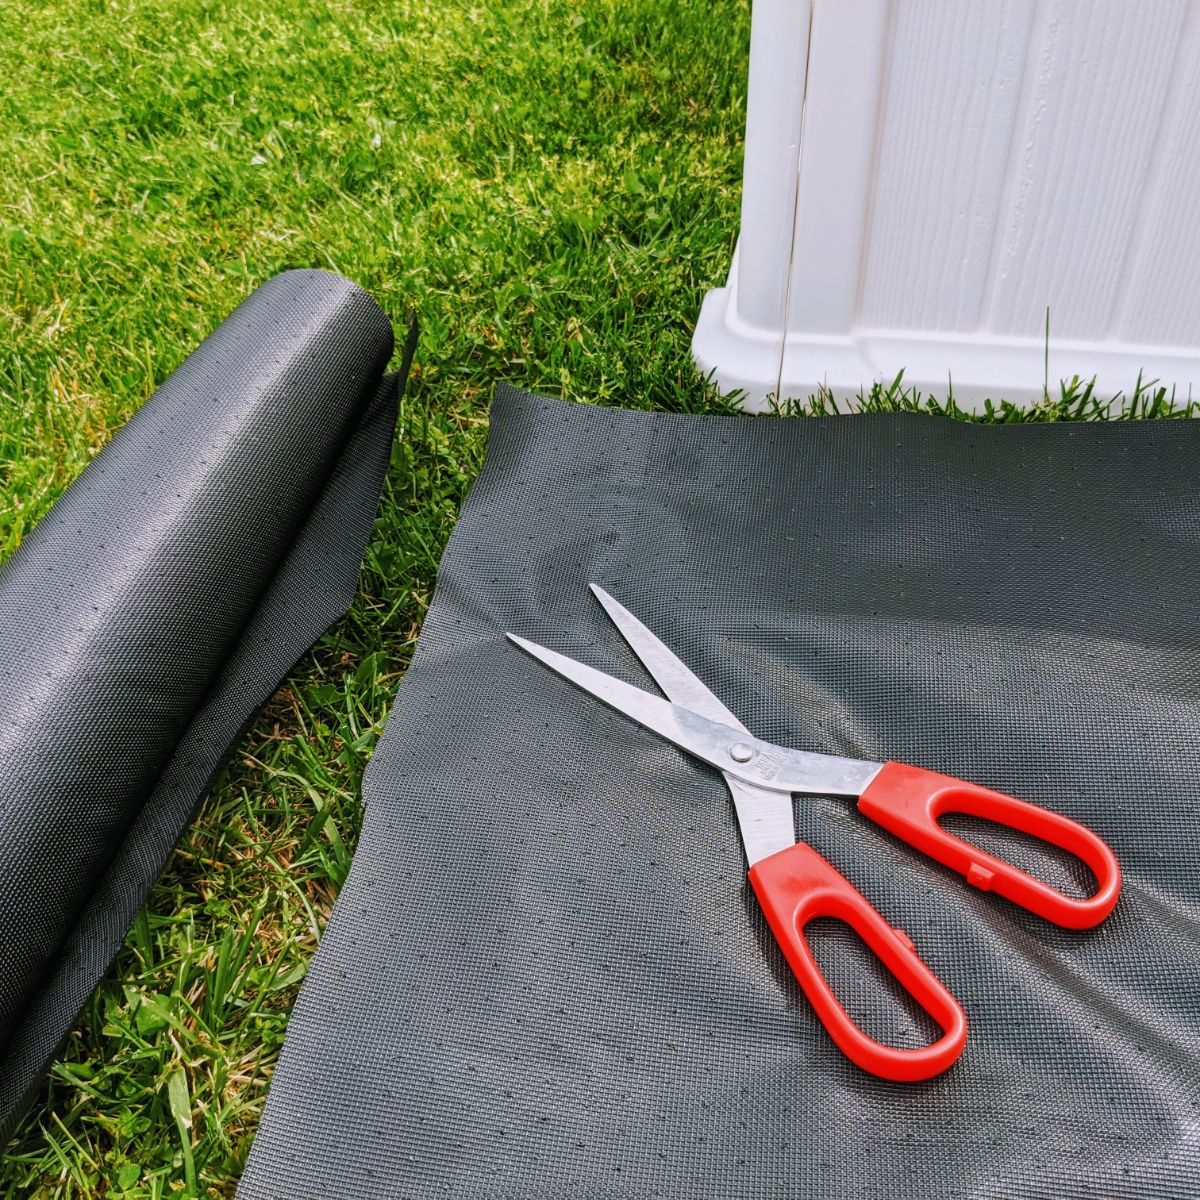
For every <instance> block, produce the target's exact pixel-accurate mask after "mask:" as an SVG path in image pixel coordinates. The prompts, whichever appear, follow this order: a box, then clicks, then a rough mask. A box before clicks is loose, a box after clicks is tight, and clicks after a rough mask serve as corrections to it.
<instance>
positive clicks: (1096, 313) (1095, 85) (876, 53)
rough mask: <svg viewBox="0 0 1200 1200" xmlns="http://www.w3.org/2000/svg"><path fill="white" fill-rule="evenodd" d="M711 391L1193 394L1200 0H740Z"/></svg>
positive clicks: (710, 319)
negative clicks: (737, 167)
mask: <svg viewBox="0 0 1200 1200" xmlns="http://www.w3.org/2000/svg"><path fill="white" fill-rule="evenodd" d="M747 110H748V112H747V136H746V162H745V178H744V188H743V200H742V228H741V233H740V237H739V242H738V249H737V252H736V254H735V257H734V263H733V267H732V269H731V271H730V276H729V281H728V283H727V285H726V286H725V287H724V288H720V289H718V290H716V291H713V292H710V293H709V294H708V296H707V297H706V299H705V303H704V307H703V310H702V312H701V316H700V321H699V324H698V326H697V329H696V334H695V339H694V344H693V348H694V351H695V355H696V359H697V361H698V363H699V364H700V367H701V369H702V370H704V371H705V372H708V371H714V372H715V375H716V379H717V382H718V384H719V385H720V386H721V387H722V389H723V390H725V391H730V390H733V389H735V388H741V389H744V390H745V392H746V393H747V397H748V402H749V403H750V404H751V405H752V406H755V407H760V406H762V404H763V403H764V401H765V400H766V398H767V397H768V396H772V395H774V396H780V397H790V396H796V397H803V396H806V395H808V394H810V393H811V392H813V391H815V390H816V389H817V387H818V386H820V385H825V386H828V387H829V388H831V389H832V390H833V392H834V393H835V395H837V396H838V397H839V398H841V399H849V398H852V397H853V396H854V395H855V394H856V393H857V392H858V391H859V389H860V388H863V387H865V386H867V385H869V384H870V383H871V381H872V380H874V379H888V380H890V379H891V378H893V377H894V376H895V375H896V373H897V372H898V371H900V370H901V369H903V370H904V372H905V379H906V381H907V382H908V383H910V384H913V385H915V386H917V387H919V388H920V389H922V390H923V391H932V392H934V393H936V394H942V395H944V394H945V393H946V391H947V388H948V386H950V385H952V386H953V390H954V394H955V396H956V398H957V399H958V400H959V401H960V402H961V403H963V404H965V405H968V406H969V405H976V404H978V403H979V402H980V401H982V400H983V399H984V398H987V397H990V398H993V399H999V398H1001V397H1004V398H1007V399H1010V400H1014V401H1017V402H1024V401H1029V400H1032V399H1034V398H1036V397H1039V396H1040V395H1041V394H1042V388H1043V383H1044V381H1045V379H1046V338H1045V330H1046V320H1047V310H1049V323H1050V340H1049V370H1048V374H1049V384H1050V388H1051V390H1052V391H1053V390H1054V389H1055V388H1056V385H1057V382H1058V380H1059V379H1060V378H1069V377H1071V376H1073V375H1080V376H1082V377H1084V378H1090V377H1091V376H1093V375H1094V376H1096V377H1097V381H1098V391H1099V392H1100V393H1101V394H1102V395H1106V396H1112V395H1114V394H1116V393H1118V392H1124V393H1125V394H1127V395H1128V393H1129V392H1131V391H1132V389H1133V387H1134V384H1135V382H1136V380H1137V377H1138V373H1139V371H1140V372H1142V373H1143V375H1144V377H1145V378H1146V379H1151V378H1156V379H1158V380H1160V381H1161V382H1162V383H1164V384H1166V385H1168V386H1174V387H1175V389H1176V392H1177V395H1178V396H1179V397H1180V398H1186V397H1187V396H1188V395H1195V396H1200V219H1198V217H1200V0H1003V2H1000V0H958V2H952V0H890V2H889V0H812V2H811V3H804V2H802V0H757V2H756V3H755V7H754V18H753V26H752V35H751V51H750V90H749V98H748V105H747Z"/></svg>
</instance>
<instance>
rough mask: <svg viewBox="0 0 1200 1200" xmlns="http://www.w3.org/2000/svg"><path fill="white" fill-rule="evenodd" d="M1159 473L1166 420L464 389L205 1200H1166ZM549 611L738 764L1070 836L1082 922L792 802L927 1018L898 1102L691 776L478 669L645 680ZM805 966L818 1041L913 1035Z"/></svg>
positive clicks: (1172, 894) (1180, 605) (1169, 1173)
mask: <svg viewBox="0 0 1200 1200" xmlns="http://www.w3.org/2000/svg"><path fill="white" fill-rule="evenodd" d="M1198 462H1200V424H1197V423H1195V422H1166V421H1162V422H1147V423H1120V424H1118V423H1113V424H1096V425H1072V424H1064V425H1057V426H1045V425H1030V426H996V427H981V426H977V425H966V424H961V423H956V422H952V421H949V420H943V419H939V418H933V417H926V416H916V415H894V416H893V415H872V416H857V417H835V418H829V419H819V420H792V421H782V420H769V419H766V420H764V419H751V418H723V417H694V416H678V415H662V414H656V415H652V414H646V413H639V412H623V411H616V410H611V409H602V408H592V407H584V406H572V405H567V404H563V403H561V402H558V401H553V400H547V399H543V398H540V397H537V396H533V395H529V394H526V393H522V392H518V391H515V390H513V389H510V388H504V387H502V388H501V389H500V390H499V392H498V395H497V398H496V403H495V407H494V410H493V414H492V424H491V434H490V445H489V451H488V458H487V462H486V465H485V467H484V469H483V473H482V476H481V478H480V479H479V481H478V482H477V484H476V486H475V488H474V490H473V491H472V493H471V495H470V498H469V499H468V501H467V503H466V505H465V507H464V509H463V512H462V515H461V518H460V520H459V523H458V525H457V528H456V530H455V533H454V536H453V538H452V539H451V543H450V546H449V548H448V549H447V551H446V554H445V557H444V559H443V562H442V567H441V573H440V576H439V580H438V586H437V593H436V596H435V598H434V602H433V606H432V608H431V610H430V613H429V615H428V618H427V620H426V622H425V627H424V629H423V631H422V633H421V639H420V644H419V646H418V649H417V652H416V656H415V659H414V661H413V664H412V666H411V668H410V670H409V671H408V673H407V675H406V677H405V679H404V682H403V685H402V687H401V690H400V693H399V696H398V698H397V702H396V705H395V708H394V710H393V712H392V714H391V717H390V719H389V721H388V725H387V729H386V732H385V736H384V738H383V739H382V741H381V744H380V746H379V748H378V749H377V751H376V754H375V757H374V760H373V762H372V763H371V766H370V769H369V772H368V775H367V780H366V783H365V787H364V798H365V802H366V813H365V825H364V828H363V832H362V836H361V840H360V844H359V848H358V851H357V855H356V857H355V860H354V864H353V868H352V870H351V873H350V876H349V879H348V881H347V883H346V886H345V888H344V890H343V892H342V895H341V897H340V899H339V901H338V904H337V907H336V910H335V912H334V915H333V918H332V920H331V923H330V925H329V928H328V929H327V931H326V933H325V936H324V939H323V941H322V943H321V946H320V949H319V951H318V953H317V956H316V960H315V962H314V965H313V968H312V970H311V972H310V974H309V977H308V979H307V981H306V983H305V986H304V989H303V991H302V994H301V996H300V999H299V1002H298V1004H297V1007H296V1010H295V1013H294V1016H293V1018H292V1022H291V1026H290V1029H289V1033H288V1040H287V1044H286V1047H285V1050H284V1054H283V1059H282V1062H281V1064H280V1067H279V1070H278V1072H277V1074H276V1077H275V1080H274V1083H273V1085H272V1088H271V1092H270V1096H269V1099H268V1103H267V1109H266V1114H265V1117H264V1121H263V1124H262V1127H261V1129H260V1132H259V1134H258V1138H257V1141H256V1143H255V1145H254V1148H253V1150H252V1152H251V1156H250V1162H249V1165H248V1167H247V1170H246V1173H245V1176H244V1178H243V1181H242V1185H241V1190H240V1192H239V1195H240V1196H241V1197H242V1200H268V1198H270V1200H280V1198H282V1200H310V1198H311V1200H324V1198H327V1197H330V1196H354V1197H356V1198H359V1200H371V1198H383V1197H387V1198H389V1200H396V1198H401V1197H405V1198H407V1197H446V1196H451V1197H511V1198H513V1200H517V1198H520V1200H535V1198H546V1200H550V1198H561V1197H566V1196H570V1197H596V1198H600V1197H606V1198H607V1197H637V1198H642V1197H678V1198H680V1200H685V1198H687V1200H694V1198H695V1197H706V1198H724V1197H728V1198H731V1200H732V1198H756V1197H757V1198H762V1200H768V1198H772V1200H779V1198H781V1197H830V1196H837V1197H880V1196H921V1197H972V1198H974V1197H981V1196H982V1197H1035V1196H1036V1197H1043V1196H1045V1197H1049V1196H1053V1197H1058V1198H1062V1197H1080V1198H1082V1197H1089V1198H1090V1197H1096V1196H1100V1195H1104V1196H1113V1197H1115V1196H1120V1197H1159V1198H1163V1197H1182V1196H1191V1195H1196V1194H1200V1137H1198V1131H1200V1121H1198V1118H1197V1111H1198V1110H1197V1101H1198V1098H1200V953H1198V952H1197V950H1198V947H1197V931H1198V924H1197V923H1198V921H1200V876H1198V873H1197V871H1196V868H1195V855H1196V852H1197V847H1198V845H1200V836H1198V835H1200V815H1198V804H1197V801H1198V798H1200V766H1198V764H1200V604H1198V603H1197V599H1198V597H1200V496H1198V492H1197V488H1196V483H1195V480H1196V464H1197V463H1198ZM589 581H596V582H599V583H601V584H603V585H604V586H605V587H606V588H608V589H609V590H610V591H611V592H612V593H613V594H614V595H615V596H616V597H617V598H618V599H620V600H622V601H623V602H624V603H626V604H627V605H629V606H630V607H631V608H632V609H633V611H634V612H636V613H637V614H638V615H639V616H640V617H641V618H642V619H643V620H645V621H646V622H647V623H648V624H649V625H650V626H651V628H653V629H654V630H655V631H656V632H658V633H659V634H660V636H662V637H663V638H664V639H665V640H666V641H667V642H668V643H669V644H671V645H672V646H673V647H674V648H675V649H676V651H677V652H678V653H679V654H680V655H681V656H682V657H683V658H684V659H685V660H686V661H687V662H688V663H689V664H690V665H691V666H693V667H694V668H695V669H696V670H697V672H698V673H699V675H700V676H701V677H702V678H703V679H704V680H705V681H706V682H707V683H708V684H709V686H711V687H712V688H713V689H714V690H715V691H716V692H717V693H718V694H719V695H720V696H721V697H722V699H724V700H725V701H726V702H728V703H729V704H730V706H731V708H732V709H733V711H734V712H736V713H737V715H738V716H739V717H740V718H741V719H743V720H744V721H745V722H746V723H747V724H748V725H749V727H750V728H751V730H752V731H753V732H755V733H756V734H758V735H760V736H763V737H766V738H769V739H771V740H773V741H776V742H780V743H783V744H786V745H792V746H798V747H804V748H811V749H816V750H823V751H828V752H835V753H839V754H846V755H852V756H856V757H863V758H868V759H873V760H878V759H882V758H886V757H892V758H897V759H901V760H905V761H910V762H913V763H916V764H919V765H923V766H928V767H931V768H934V769H936V770H939V771H945V772H949V773H953V774H957V775H961V776H963V777H965V778H968V779H972V780H977V781H979V782H981V783H984V784H987V785H989V786H992V787H997V788H1000V789H1003V790H1006V791H1010V792H1012V793H1014V794H1016V795H1019V796H1022V797H1024V798H1026V799H1028V800H1031V801H1033V802H1035V803H1038V804H1043V805H1046V806H1049V807H1052V808H1054V809H1056V810H1059V811H1061V812H1064V813H1066V814H1067V815H1068V816H1070V817H1073V818H1075V819H1077V820H1080V821H1082V822H1084V823H1086V824H1088V825H1090V826H1092V827H1093V828H1094V829H1096V830H1097V831H1098V832H1099V833H1100V834H1101V835H1102V836H1103V837H1104V838H1105V839H1106V840H1108V841H1109V843H1110V844H1111V845H1112V846H1113V847H1114V849H1115V851H1116V853H1117V855H1118V857H1119V858H1120V860H1121V862H1122V864H1123V866H1124V869H1125V873H1126V882H1125V890H1124V894H1123V896H1122V899H1121V901H1120V903H1119V905H1118V907H1117V909H1116V910H1115V912H1114V914H1113V915H1112V916H1111V917H1110V918H1109V920H1108V921H1106V922H1105V923H1104V924H1103V925H1101V926H1100V927H1098V928H1096V929H1094V930H1090V931H1086V932H1072V931H1068V930H1063V929H1058V928H1056V927H1054V926H1051V925H1048V924H1046V923H1045V922H1043V921H1041V920H1039V919H1038V918H1036V917H1033V916H1031V915H1029V914H1027V913H1025V912H1023V911H1022V910H1019V909H1017V908H1015V907H1013V906H1012V905H1009V904H1007V903H1005V902H1004V901H1003V900H1000V899H998V898H996V897H994V896H988V895H985V894H983V893H980V892H978V891H975V890H974V889H971V888H969V887H968V886H967V885H966V883H965V882H964V881H963V880H962V879H961V878H960V877H959V876H957V875H955V874H952V873H951V872H949V871H946V870H945V869H943V868H941V867H939V866H937V865H936V864H933V863H931V862H929V861H927V860H925V859H923V858H922V857H920V856H919V855H918V854H916V853H915V852H914V851H912V850H910V849H909V848H908V847H907V846H904V845H903V844H901V843H899V842H897V841H895V840H894V839H892V838H890V837H889V836H888V835H887V834H885V833H883V832H882V831H880V830H879V829H878V828H877V827H875V826H873V825H872V824H870V823H869V822H867V821H865V820H864V819H862V818H861V817H859V816H858V815H857V814H856V813H855V812H854V809H853V805H852V804H851V803H848V802H846V801H842V800H835V799H821V798H816V799H802V798H797V800H796V817H797V828H798V832H799V834H800V836H801V837H803V838H804V839H805V840H806V841H809V842H811V844H812V845H814V846H815V847H816V848H817V849H818V850H820V851H821V852H822V853H823V854H825V855H826V856H827V857H828V858H829V859H830V860H831V861H832V862H833V863H834V864H835V865H836V866H838V867H839V868H840V869H841V870H843V871H844V872H845V873H846V874H847V875H848V877H849V878H850V879H851V880H852V881H853V882H854V883H856V884H857V885H858V886H859V887H860V888H861V889H862V891H863V892H864V893H865V894H866V896H867V897H868V898H869V899H870V900H871V901H872V902H873V903H875V904H876V905H877V906H878V907H879V908H880V909H881V910H882V911H883V912H884V913H885V914H886V915H887V916H888V917H889V918H890V919H891V920H892V921H893V922H894V923H895V924H896V925H898V926H900V927H901V928H903V929H905V930H907V931H908V933H909V934H910V935H911V936H912V937H913V939H914V940H915V942H916V944H917V946H918V948H919V949H920V951H921V952H922V954H923V956H924V957H925V958H926V960H927V961H928V962H929V963H930V964H931V966H932V967H933V968H934V970H935V971H937V973H938V974H939V975H940V976H941V978H942V979H943V980H945V981H946V983H947V984H948V985H949V986H950V988H951V989H952V990H953V991H954V992H955V994H956V995H957V996H958V997H959V998H960V999H961V1001H962V1003H963V1004H964V1006H965V1008H966V1010H967V1013H968V1015H969V1018H970V1021H971V1036H970V1041H969V1043H968V1047H967V1050H966V1053H965V1055H964V1057H963V1058H962V1059H961V1061H960V1062H959V1063H958V1064H957V1065H956V1066H955V1067H954V1068H953V1069H952V1070H951V1071H950V1072H949V1073H948V1074H946V1075H944V1076H942V1077H941V1078H938V1079H935V1080H932V1081H930V1082H928V1083H923V1084H917V1085H911V1084H908V1085H906V1084H891V1083H886V1082H883V1081H881V1080H878V1079H875V1078H872V1077H869V1076H867V1075H864V1074H863V1073H861V1072H860V1071H859V1070H857V1069H856V1068H855V1067H853V1066H852V1065H851V1064H850V1063H849V1062H847V1060H846V1059H844V1058H843V1057H842V1056H841V1055H840V1054H839V1053H838V1052H837V1050H836V1049H835V1048H834V1047H833V1045H832V1043H831V1042H830V1040H829V1039H828V1037H827V1036H826V1035H825V1033H824V1032H823V1030H822V1028H821V1026H820V1025H819V1024H818V1023H817V1021H816V1019H815V1018H814V1016H813V1014H812V1012H811V1010H810V1009H809V1007H808V1005H807V1003H806V1002H805V1000H804V998H803V995H802V993H801V992H800V990H799V988H798V987H797V985H796V984H795V983H794V981H793V980H792V978H791V976H790V974H789V972H788V969H787V967H786V965H785V964H784V962H783V960H782V956H781V955H780V954H779V952H778V950H777V949H776V947H775V945H774V942H773V940H772V938H771V936H770V934H769V932H768V931H767V929H766V926H765V922H764V921H763V919H762V917H761V915H760V913H759V912H758V910H757V907H756V905H755V902H754V900H753V897H752V894H751V892H750V890H749V888H748V885H747V882H746V878H745V862H744V859H743V855H742V850H741V846H740V844H739V840H738V834H737V831H736V826H735V821H734V815H733V811H732V805H731V802H730V798H729V795H728V793H727V791H726V789H725V786H724V784H723V782H722V780H721V778H720V776H719V775H718V774H717V773H716V772H715V771H713V770H710V769H709V768H707V767H704V766H702V765H700V764H697V763H696V762H695V761H694V760H691V759H689V758H687V757H686V756H684V755H683V754H681V753H680V752H678V751H677V750H675V749H674V748H672V747H671V746H670V745H669V744H667V743H666V742H664V741H662V740H661V739H659V738H657V737H655V736H654V735H653V734H651V733H648V732H646V731H644V730H642V729H640V728H639V727H638V726H636V725H634V724H633V723H632V722H630V721H627V720H626V719H624V718H623V717H621V716H620V715H619V714H617V713H615V712H612V711H610V710H608V709H606V708H604V707H603V706H602V705H600V704H598V703H597V702H595V701H594V700H593V699H591V698H590V697H589V696H587V695H585V694H583V693H582V692H580V691H578V690H576V689H574V688H573V687H572V686H571V685H570V684H569V683H567V682H565V681H564V680H562V679H560V678H558V677H557V676H555V675H553V674H552V673H550V672H549V671H547V670H546V669H545V668H544V667H542V666H541V665H540V664H539V663H537V662H535V661H533V660H532V659H531V658H529V657H528V656H526V655H524V654H523V653H522V652H521V651H520V650H518V649H517V648H516V647H514V646H513V645H511V644H510V643H508V642H506V640H505V639H504V632H505V630H513V631H514V632H517V633H520V634H523V635H525V636H527V637H531V638H533V639H535V640H538V641H541V642H543V643H545V644H548V645H550V646H551V647H553V648H555V649H558V650H561V651H563V652H565V653H567V654H570V655H572V656H574V657H577V658H580V659H582V660H584V661H586V662H588V663H590V664H592V665H594V666H596V667H599V668H600V669H602V670H605V671H609V672H612V673H614V674H616V675H618V676H620V677H622V678H625V679H627V680H629V681H630V682H632V683H636V684H640V685H642V686H652V684H650V683H649V680H648V677H647V676H646V675H645V674H644V673H643V671H642V670H641V668H640V666H639V665H638V663H637V661H636V659H634V658H633V656H632V655H631V653H630V652H629V650H628V648H627V647H626V646H625V644H624V643H623V642H622V640H621V638H620V635H619V634H618V633H617V631H616V630H615V629H614V628H613V627H612V625H611V624H610V623H609V622H608V620H607V618H606V617H605V616H604V614H603V612H602V610H601V609H600V607H599V605H598V604H596V603H595V601H594V600H593V599H592V597H591V595H590V594H589V592H588V590H587V586H586V585H587V583H588V582H589ZM1011 849H1012V851H1013V852H1014V853H1016V854H1018V855H1021V856H1025V857H1027V854H1026V851H1027V848H1022V847H1020V846H1018V845H1016V844H1015V843H1014V844H1013V845H1012V847H1011ZM1042 869H1043V871H1044V872H1045V873H1046V874H1047V875H1049V876H1053V877H1056V878H1058V877H1059V876H1058V875H1057V874H1056V873H1058V872H1061V871H1062V865H1061V864H1055V863H1054V862H1053V861H1051V860H1047V861H1046V862H1044V863H1043V864H1042ZM1060 881H1061V882H1062V884H1063V886H1073V885H1072V882H1071V877H1070V873H1069V872H1062V873H1061V879H1060ZM820 940H821V955H822V957H823V959H824V961H826V962H827V963H828V964H829V969H830V973H831V975H833V976H834V977H835V978H836V979H837V980H838V982H839V985H840V986H843V987H844V988H845V989H846V991H847V992H848V993H849V995H848V1002H849V1003H850V1005H851V1008H852V1010H854V1011H855V1012H856V1013H857V1015H859V1016H860V1017H861V1019H862V1020H863V1021H864V1022H866V1023H867V1024H868V1025H870V1026H871V1027H872V1028H875V1029H881V1030H886V1031H890V1034H891V1036H893V1037H894V1038H896V1040H897V1041H899V1042H901V1043H910V1044H911V1043H912V1042H914V1041H915V1040H916V1039H918V1038H919V1037H920V1036H922V1032H923V1031H922V1029H921V1028H920V1025H919V1023H918V1022H916V1021H915V1020H914V1019H913V1015H912V1013H911V1012H909V1011H907V1010H906V1009H905V1008H904V1006H903V1005H900V1004H898V1002H897V998H896V996H895V993H894V992H893V991H891V990H889V989H888V988H887V987H886V986H885V985H884V983H883V982H882V981H881V980H880V979H879V977H878V973H877V971H876V970H875V968H874V967H873V966H872V964H871V961H870V960H866V961H864V959H863V957H862V956H861V954H858V953H857V952H856V950H855V947H854V945H853V944H852V942H851V939H849V938H845V937H842V936H841V935H840V934H839V933H838V932H837V930H836V929H835V930H832V931H829V930H826V931H822V934H821V938H820ZM847 964H849V965H847Z"/></svg>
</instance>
